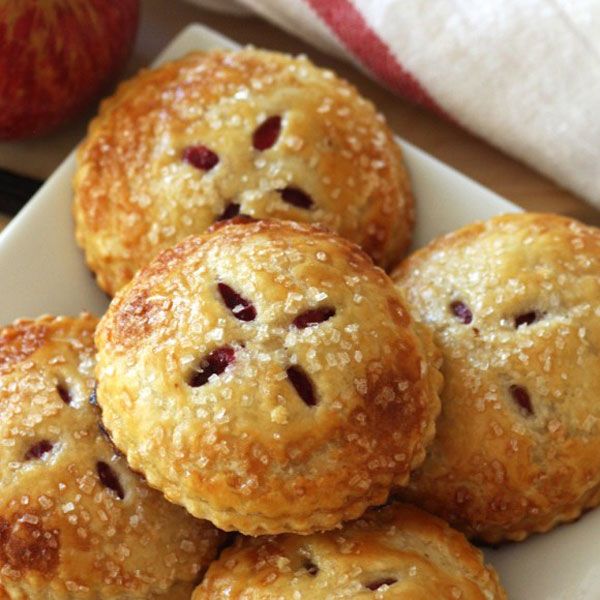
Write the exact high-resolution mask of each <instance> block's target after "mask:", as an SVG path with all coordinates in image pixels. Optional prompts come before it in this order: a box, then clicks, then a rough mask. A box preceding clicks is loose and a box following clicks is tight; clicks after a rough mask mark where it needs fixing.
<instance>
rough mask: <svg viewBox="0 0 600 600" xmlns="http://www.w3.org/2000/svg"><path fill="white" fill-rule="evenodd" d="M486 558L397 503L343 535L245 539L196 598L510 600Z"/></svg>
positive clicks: (228, 551) (429, 519)
mask: <svg viewBox="0 0 600 600" xmlns="http://www.w3.org/2000/svg"><path fill="white" fill-rule="evenodd" d="M482 559H483V557H482V554H481V552H480V551H479V550H477V549H476V548H474V547H473V546H471V545H470V544H469V543H468V542H467V540H466V539H465V537H464V536H463V535H462V534H460V533H459V532H458V531H455V530H453V529H451V528H450V527H449V526H448V525H447V524H446V523H444V522H443V521H441V520H440V519H438V518H436V517H433V516H431V515H428V514H427V513H425V512H423V511H421V510H419V509H417V508H414V507H411V506H409V505H402V504H395V505H392V506H388V507H386V508H384V509H379V510H373V511H370V512H368V513H367V514H366V515H365V516H364V517H363V518H362V519H360V520H359V521H354V522H353V523H348V524H346V525H345V526H344V527H343V528H342V529H341V530H336V531H329V532H327V533H320V534H313V535H311V536H308V537H301V536H297V535H293V534H288V535H282V536H278V537H262V538H257V539H252V538H246V539H243V538H240V539H238V540H237V542H236V544H235V546H234V547H231V548H227V549H226V550H225V551H224V552H223V553H222V555H221V557H220V558H219V560H218V561H216V562H214V563H212V565H211V566H210V567H209V570H208V572H207V574H206V576H205V578H204V581H203V582H202V584H201V585H200V586H199V587H198V588H197V589H196V592H195V593H194V595H193V596H192V600H221V599H222V598H230V599H231V600H242V599H243V600H297V599H304V598H306V599H309V598H310V600H342V599H344V598H345V599H349V598H352V599H359V598H365V599H368V598H374V599H384V598H396V599H397V600H432V599H434V598H435V599H436V600H456V599H457V598H458V599H460V600H505V599H506V594H505V593H504V591H503V590H502V587H501V586H500V584H499V582H498V577H497V575H496V573H495V571H494V570H493V569H492V568H491V567H486V566H485V565H484V564H483V560H482Z"/></svg>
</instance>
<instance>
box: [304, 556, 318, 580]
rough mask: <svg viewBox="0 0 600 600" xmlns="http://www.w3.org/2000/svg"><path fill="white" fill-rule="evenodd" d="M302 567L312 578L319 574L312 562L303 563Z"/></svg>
mask: <svg viewBox="0 0 600 600" xmlns="http://www.w3.org/2000/svg"><path fill="white" fill-rule="evenodd" d="M302 566H303V567H304V568H305V569H306V571H307V572H308V574H309V575H312V576H313V577H315V575H316V574H317V573H318V572H319V567H317V565H315V563H314V562H313V561H312V560H307V561H305V563H304V564H303V565H302Z"/></svg>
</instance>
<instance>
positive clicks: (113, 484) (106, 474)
mask: <svg viewBox="0 0 600 600" xmlns="http://www.w3.org/2000/svg"><path fill="white" fill-rule="evenodd" d="M96 471H97V473H98V477H99V478H100V482H101V483H102V485H103V486H104V487H106V488H108V489H109V490H112V491H113V492H114V493H115V494H116V495H117V497H118V498H119V499H120V500H123V498H125V492H124V491H123V487H122V486H121V482H120V481H119V478H118V477H117V474H116V473H115V472H114V471H113V470H112V468H111V467H110V466H109V465H107V464H106V463H105V462H103V461H101V460H99V461H98V462H97V463H96Z"/></svg>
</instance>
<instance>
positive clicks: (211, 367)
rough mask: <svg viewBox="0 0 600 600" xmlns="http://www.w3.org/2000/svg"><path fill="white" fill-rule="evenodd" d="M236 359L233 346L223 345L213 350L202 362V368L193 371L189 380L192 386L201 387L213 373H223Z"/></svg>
mask: <svg viewBox="0 0 600 600" xmlns="http://www.w3.org/2000/svg"><path fill="white" fill-rule="evenodd" d="M234 360H235V350H234V349H233V348H232V347H231V346H223V347H222V348H217V349H216V350H213V351H212V352H211V353H210V354H209V355H208V356H207V357H206V358H205V359H204V360H203V361H202V363H201V364H200V368H199V369H198V370H197V371H195V372H194V373H192V376H191V377H190V379H189V381H188V385H189V386H190V387H200V386H202V385H204V384H206V383H208V380H209V378H210V377H212V376H213V375H217V376H218V375H221V373H223V371H225V369H226V368H227V367H228V366H229V365H230V364H231V363H232V362H233V361H234Z"/></svg>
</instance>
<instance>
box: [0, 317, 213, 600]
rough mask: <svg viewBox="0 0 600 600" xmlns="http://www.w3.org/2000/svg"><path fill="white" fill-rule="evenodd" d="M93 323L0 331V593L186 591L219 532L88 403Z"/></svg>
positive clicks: (22, 324) (122, 596) (48, 599)
mask: <svg viewBox="0 0 600 600" xmlns="http://www.w3.org/2000/svg"><path fill="white" fill-rule="evenodd" d="M95 326H96V319H95V318H94V317H92V316H90V315H81V316H80V317H78V318H66V317H58V318H54V317H42V318H40V319H37V320H35V321H25V320H23V321H18V322H16V323H15V324H14V325H12V326H10V327H6V328H4V329H2V330H0V598H3V599H7V600H8V599H11V600H28V599H34V598H35V599H36V600H64V599H66V598H79V599H82V600H138V599H139V600H142V599H144V600H146V599H148V598H154V599H158V598H168V599H169V600H173V599H181V600H184V599H186V600H187V599H188V598H189V597H190V594H191V593H192V590H193V588H194V585H195V583H197V581H198V580H197V576H198V573H199V572H201V571H203V570H204V569H206V567H207V566H208V563H209V562H210V560H212V559H213V558H214V556H215V555H216V551H217V543H218V541H219V539H220V538H221V537H222V535H223V534H221V533H220V532H218V531H217V530H216V529H215V528H214V527H212V525H210V524H209V523H207V522H205V521H197V520H195V519H193V518H192V517H190V516H189V515H188V514H187V513H186V512H185V511H184V510H183V509H182V508H180V507H178V506H174V505H172V504H170V503H168V502H167V501H166V500H165V499H164V498H163V497H162V495H161V494H159V493H158V492H156V491H155V490H152V489H150V488H149V487H148V486H147V485H146V484H145V483H144V482H143V480H142V479H141V478H140V477H139V475H137V474H135V473H133V472H132V471H130V470H129V468H128V467H127V464H126V463H125V460H124V459H123V458H122V457H121V456H120V455H119V454H117V453H116V450H115V449H114V447H113V446H112V444H111V443H110V442H109V440H108V438H107V437H106V433H105V432H103V430H102V429H101V427H100V421H99V415H98V409H97V407H94V406H92V405H90V404H89V402H88V399H89V398H90V394H91V393H92V391H93V386H94V373H93V371H94V346H93V334H94V328H95Z"/></svg>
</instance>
